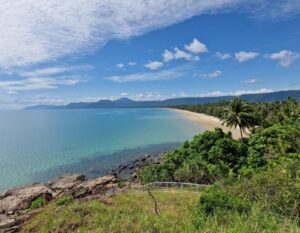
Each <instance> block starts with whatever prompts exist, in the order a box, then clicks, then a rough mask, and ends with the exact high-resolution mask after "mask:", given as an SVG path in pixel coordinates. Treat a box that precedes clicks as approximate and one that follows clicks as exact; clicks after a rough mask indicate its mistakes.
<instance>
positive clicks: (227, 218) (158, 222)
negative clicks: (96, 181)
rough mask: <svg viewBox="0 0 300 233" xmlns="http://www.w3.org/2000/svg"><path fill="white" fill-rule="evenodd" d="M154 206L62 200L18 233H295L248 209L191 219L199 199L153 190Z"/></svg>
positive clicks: (123, 197) (128, 198)
mask: <svg viewBox="0 0 300 233" xmlns="http://www.w3.org/2000/svg"><path fill="white" fill-rule="evenodd" d="M153 194H154V196H155V197H156V199H157V202H158V207H159V216H157V215H156V214H155V211H154V203H153V201H152V199H151V197H150V196H149V195H148V194H147V193H146V192H129V193H127V194H126V193H123V194H122V193H120V194H118V195H116V196H115V197H113V198H111V199H108V200H107V203H106V204H105V203H103V202H100V201H97V200H93V201H78V200H74V201H73V200H71V199H70V198H64V199H62V200H58V201H53V202H51V203H49V204H47V205H46V206H45V207H43V208H42V209H41V212H40V213H39V214H37V215H36V216H35V217H34V218H33V219H31V220H30V221H29V222H27V224H26V225H25V227H24V228H23V231H22V232H41V233H46V232H100V233H196V232H197V233H198V232H199V233H262V232H263V233H283V232H288V233H291V232H293V233H296V232H300V231H299V228H298V226H297V224H295V223H293V222H292V221H290V220H289V219H285V218H279V217H277V216H275V215H273V214H270V213H265V212H263V211H262V210H261V209H259V208H256V207H252V208H251V210H250V212H249V213H247V214H239V213H238V212H234V211H232V212H226V213H222V212H219V213H216V214H214V215H211V216H205V215H202V216H201V214H200V215H199V214H196V212H195V211H196V209H195V207H196V206H197V203H198V200H199V197H200V195H201V194H199V193H195V192H180V191H176V190H173V191H170V192H160V191H155V192H154V191H153Z"/></svg>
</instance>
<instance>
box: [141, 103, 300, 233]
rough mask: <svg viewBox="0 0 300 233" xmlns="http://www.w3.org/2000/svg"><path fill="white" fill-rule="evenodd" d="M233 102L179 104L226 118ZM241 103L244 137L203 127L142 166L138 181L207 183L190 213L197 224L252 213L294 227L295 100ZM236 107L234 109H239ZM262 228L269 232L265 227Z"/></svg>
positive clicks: (297, 166)
mask: <svg viewBox="0 0 300 233" xmlns="http://www.w3.org/2000/svg"><path fill="white" fill-rule="evenodd" d="M239 101H240V100H233V101H231V102H221V103H217V104H207V105H199V106H180V108H181V109H186V110H192V111H197V112H201V113H206V114H211V115H214V116H217V117H220V118H222V119H225V121H226V118H227V120H228V117H226V114H228V111H229V110H228V109H230V108H231V111H232V105H236V104H237V102H239ZM234 102H236V103H234ZM244 104H245V106H246V110H245V109H244V112H246V113H247V114H251V116H247V117H248V119H250V120H249V122H252V123H253V124H252V125H255V127H251V126H250V124H249V126H248V127H247V128H249V129H250V128H251V131H252V134H251V135H250V137H249V138H243V139H240V140H234V139H232V137H231V134H230V133H224V132H222V130H221V129H215V130H214V131H206V132H204V133H203V134H201V135H197V136H195V137H194V139H193V140H192V141H191V142H185V143H184V144H183V145H182V146H181V147H180V148H178V149H177V150H175V151H173V152H172V153H169V154H168V155H166V157H165V158H164V160H163V162H162V163H161V164H155V165H150V166H147V167H145V168H144V169H143V170H141V171H140V173H139V178H140V180H141V182H143V183H149V182H153V181H184V182H197V183H209V184H212V186H211V188H210V189H209V190H208V191H206V192H205V193H204V194H203V195H202V196H201V197H200V200H199V203H198V206H197V211H196V213H195V215H194V223H195V225H196V226H198V227H200V228H201V227H203V226H204V225H206V224H207V222H211V221H214V222H215V223H216V222H217V223H219V224H220V225H222V224H223V225H224V222H226V224H229V225H231V224H233V223H235V221H234V220H233V219H234V218H238V219H240V220H241V221H246V219H248V218H252V217H254V216H255V215H259V216H264V217H265V218H270V219H269V220H268V221H270V222H269V223H271V222H272V221H273V222H274V221H275V219H277V220H276V221H277V223H281V224H284V222H285V223H286V221H290V222H291V225H290V226H292V225H293V224H296V225H297V224H298V223H299V221H300V177H299V175H300V172H299V171H300V104H299V102H297V101H295V100H294V99H291V98H288V99H287V100H285V101H283V102H276V103H252V104H250V103H244ZM239 105H240V106H239V107H238V108H236V109H240V110H239V111H240V112H241V109H242V107H241V103H239ZM249 108H251V110H250V109H249ZM243 114H244V113H243ZM232 115H235V116H236V115H237V114H232ZM230 117H231V116H230ZM249 117H250V118H249ZM231 120H232V118H231ZM253 120H254V121H253ZM236 121H237V122H242V121H241V120H238V119H236ZM229 125H230V124H229ZM231 125H232V126H236V124H235V123H232V124H231ZM224 216H226V217H224ZM251 216H252V217H251ZM272 219H273V220H272ZM256 220H257V221H259V220H258V219H256ZM253 224H259V222H253ZM223 225H222V226H223ZM293 226H294V225H293ZM232 227H235V226H234V225H232ZM273 227H275V226H274V225H273ZM261 230H263V229H261ZM264 230H265V231H266V232H273V231H272V229H271V228H269V227H267V225H266V229H264ZM273 230H274V232H275V229H273ZM290 230H291V229H286V230H285V231H286V232H289V231H290ZM294 230H295V229H294ZM298 230H299V229H298ZM216 231H217V230H216ZM248 231H249V232H251V230H250V229H249V230H248ZM234 232H236V231H234ZM242 232H244V231H242ZM255 232H257V231H255Z"/></svg>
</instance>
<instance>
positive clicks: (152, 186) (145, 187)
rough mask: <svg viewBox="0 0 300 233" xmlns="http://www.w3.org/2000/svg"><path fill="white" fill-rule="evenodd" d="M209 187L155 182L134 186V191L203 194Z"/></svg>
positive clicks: (183, 183)
mask: <svg viewBox="0 0 300 233" xmlns="http://www.w3.org/2000/svg"><path fill="white" fill-rule="evenodd" d="M208 186H209V185H206V184H196V183H185V182H153V183H149V184H146V185H132V186H131V189H132V190H139V191H147V190H154V189H159V190H182V191H194V192H201V191H203V190H204V189H205V188H207V187H208Z"/></svg>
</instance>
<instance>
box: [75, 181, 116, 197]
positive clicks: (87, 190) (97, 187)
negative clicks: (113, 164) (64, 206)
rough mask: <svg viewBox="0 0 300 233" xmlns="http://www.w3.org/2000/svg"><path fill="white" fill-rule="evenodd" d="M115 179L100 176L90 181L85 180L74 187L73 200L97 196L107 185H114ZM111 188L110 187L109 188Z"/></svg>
mask: <svg viewBox="0 0 300 233" xmlns="http://www.w3.org/2000/svg"><path fill="white" fill-rule="evenodd" d="M115 183H116V178H115V177H114V176H102V177H99V178H96V179H92V180H86V181H84V182H83V183H81V184H79V185H78V186H76V187H75V188H74V190H73V192H72V195H73V196H74V197H75V198H80V197H84V196H86V195H88V194H93V195H95V194H98V193H101V191H103V190H106V189H108V185H109V184H115ZM110 187H112V186H110Z"/></svg>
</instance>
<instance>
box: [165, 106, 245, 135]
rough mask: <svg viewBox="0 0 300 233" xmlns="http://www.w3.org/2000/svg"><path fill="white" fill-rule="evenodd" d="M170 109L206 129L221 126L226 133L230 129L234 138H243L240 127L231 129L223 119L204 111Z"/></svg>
mask: <svg viewBox="0 0 300 233" xmlns="http://www.w3.org/2000/svg"><path fill="white" fill-rule="evenodd" d="M169 109H171V110H174V111H176V112H178V113H179V114H181V115H182V116H184V117H185V118H186V119H188V120H190V121H193V122H195V123H197V124H198V125H200V126H201V127H203V128H204V129H207V130H214V129H215V128H221V129H222V130H223V131H224V132H226V133H227V132H229V131H230V132H231V133H232V137H233V138H234V139H240V138H241V136H240V131H239V129H238V128H236V129H234V128H231V129H230V128H228V127H226V126H224V125H222V122H221V120H220V119H219V118H217V117H213V116H209V115H206V114H203V113H197V112H191V111H187V110H182V109H177V108H169Z"/></svg>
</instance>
